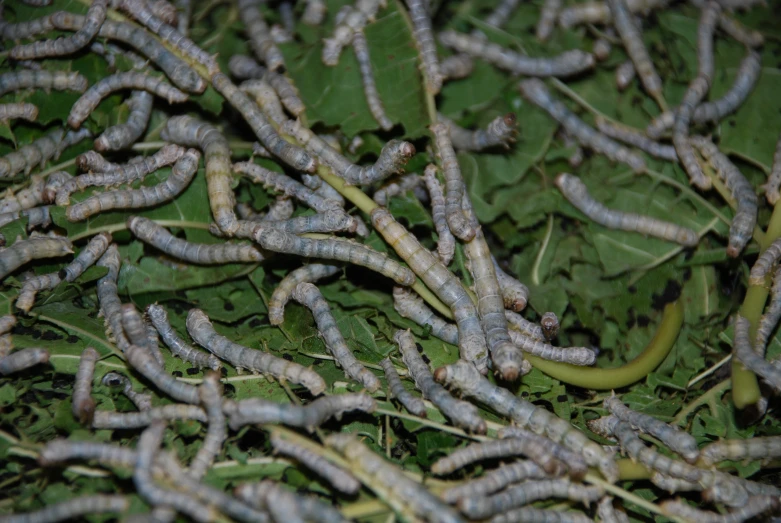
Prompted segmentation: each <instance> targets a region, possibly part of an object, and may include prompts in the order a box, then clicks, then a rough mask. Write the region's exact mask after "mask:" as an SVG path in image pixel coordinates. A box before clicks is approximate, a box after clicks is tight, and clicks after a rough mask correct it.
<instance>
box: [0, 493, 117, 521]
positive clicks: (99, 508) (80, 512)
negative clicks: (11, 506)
mask: <svg viewBox="0 0 781 523" xmlns="http://www.w3.org/2000/svg"><path fill="white" fill-rule="evenodd" d="M129 508H130V498H128V497H127V496H118V495H117V496H109V495H103V494H93V495H90V496H79V497H77V498H73V499H69V500H68V501H61V502H59V503H55V504H53V505H48V506H46V507H45V508H42V509H40V510H36V511H34V512H27V513H24V514H16V515H11V516H4V517H3V522H4V523H56V522H57V521H67V520H71V519H80V518H84V517H86V516H89V515H92V514H105V513H109V512H116V513H117V514H123V513H126V512H127V510H128V509H129Z"/></svg>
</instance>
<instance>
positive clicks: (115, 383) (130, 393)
mask: <svg viewBox="0 0 781 523" xmlns="http://www.w3.org/2000/svg"><path fill="white" fill-rule="evenodd" d="M100 382H101V383H102V384H103V385H106V386H108V387H122V394H124V395H125V396H127V399H129V400H130V401H132V402H133V405H135V406H136V408H138V410H140V411H144V410H150V409H151V408H152V396H151V395H150V394H145V393H142V392H136V391H134V390H133V385H132V384H131V383H130V380H129V379H127V377H125V376H123V375H122V374H119V373H118V372H108V373H106V374H105V375H104V376H103V378H102V379H101V380H100Z"/></svg>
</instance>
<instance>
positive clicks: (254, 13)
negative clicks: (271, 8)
mask: <svg viewBox="0 0 781 523" xmlns="http://www.w3.org/2000/svg"><path fill="white" fill-rule="evenodd" d="M259 5H260V2H258V1H257V0H239V3H238V7H239V14H240V16H241V19H242V21H243V22H244V25H245V26H246V28H247V30H246V32H247V36H248V37H249V44H250V47H251V48H252V50H253V52H254V53H255V56H257V57H258V58H260V59H261V60H263V62H264V63H265V64H266V67H268V68H269V69H270V70H272V71H275V72H278V73H283V72H285V59H284V58H283V57H282V53H281V52H280V51H279V49H278V48H277V46H276V45H275V44H274V41H273V40H272V39H271V35H270V34H269V30H268V25H266V21H265V20H264V19H263V15H262V14H261V12H260V9H259Z"/></svg>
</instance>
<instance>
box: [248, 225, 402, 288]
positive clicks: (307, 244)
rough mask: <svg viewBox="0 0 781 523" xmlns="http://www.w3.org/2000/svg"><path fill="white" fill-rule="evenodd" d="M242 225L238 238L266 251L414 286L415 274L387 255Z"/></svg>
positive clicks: (349, 244)
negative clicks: (346, 267) (329, 262)
mask: <svg viewBox="0 0 781 523" xmlns="http://www.w3.org/2000/svg"><path fill="white" fill-rule="evenodd" d="M244 224H247V227H242V228H241V229H240V230H239V231H238V234H240V235H241V237H247V238H252V239H253V240H254V241H255V242H257V243H258V244H259V245H260V246H261V247H262V248H263V249H266V250H268V251H271V252H281V253H285V254H295V255H297V256H301V257H304V258H322V259H325V260H339V261H344V262H350V263H353V264H355V265H360V266H361V267H366V268H367V269H371V270H373V271H375V272H377V273H379V274H382V275H383V276H386V277H388V278H390V279H392V280H393V281H395V282H396V283H397V284H399V285H406V286H409V285H412V284H413V283H415V274H414V273H413V272H412V271H411V270H409V269H407V268H406V267H404V266H402V265H400V264H399V263H398V262H397V261H395V260H392V259H391V258H389V257H388V256H387V255H386V254H383V253H380V252H377V251H375V250H374V249H371V248H369V247H367V246H365V245H362V244H360V243H355V242H352V241H349V240H341V239H323V240H315V239H310V238H302V237H300V236H296V235H294V234H288V233H286V232H283V231H281V230H279V229H275V228H274V227H271V226H269V225H267V224H265V223H258V222H244ZM244 229H247V230H246V231H245V230H244ZM245 235H246V236H245Z"/></svg>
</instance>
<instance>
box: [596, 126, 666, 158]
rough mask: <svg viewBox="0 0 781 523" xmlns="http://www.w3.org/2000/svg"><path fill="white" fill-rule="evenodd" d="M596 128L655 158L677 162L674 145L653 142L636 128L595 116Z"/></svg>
mask: <svg viewBox="0 0 781 523" xmlns="http://www.w3.org/2000/svg"><path fill="white" fill-rule="evenodd" d="M597 129H598V130H599V132H601V133H602V134H604V135H605V136H607V137H609V138H614V139H616V140H619V141H621V142H624V143H626V144H629V145H632V146H634V147H637V148H638V149H640V150H641V151H644V152H646V153H648V154H650V155H651V156H653V157H655V158H660V159H662V160H667V161H668V162H675V163H677V162H678V153H677V152H676V151H675V147H673V146H671V145H664V144H661V143H659V142H655V141H654V140H652V139H650V138H648V137H647V136H646V135H645V134H643V133H642V132H640V131H638V130H637V129H633V128H631V127H628V126H625V125H621V124H618V123H613V122H608V121H607V120H605V119H604V118H597Z"/></svg>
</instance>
